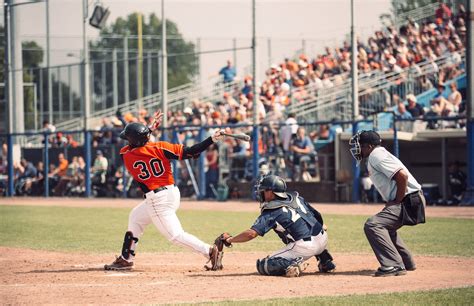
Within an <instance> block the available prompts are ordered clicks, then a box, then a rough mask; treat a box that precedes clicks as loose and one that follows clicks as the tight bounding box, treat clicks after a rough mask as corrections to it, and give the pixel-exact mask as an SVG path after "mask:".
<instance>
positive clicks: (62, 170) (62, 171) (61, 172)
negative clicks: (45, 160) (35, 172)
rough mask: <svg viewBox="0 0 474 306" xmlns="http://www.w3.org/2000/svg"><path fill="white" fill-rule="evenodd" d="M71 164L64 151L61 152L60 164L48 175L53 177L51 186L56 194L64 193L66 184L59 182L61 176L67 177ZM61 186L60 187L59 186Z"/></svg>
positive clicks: (59, 156)
mask: <svg viewBox="0 0 474 306" xmlns="http://www.w3.org/2000/svg"><path fill="white" fill-rule="evenodd" d="M68 166H69V162H68V160H67V159H66V158H65V157H64V154H63V153H59V155H58V166H57V167H56V169H54V171H52V172H51V173H50V174H49V175H48V176H49V177H50V178H51V180H52V182H51V187H53V186H54V188H53V194H54V195H62V193H63V190H61V189H63V188H62V187H64V186H63V185H64V184H59V182H60V181H61V178H63V177H66V173H67V167H68ZM57 187H60V188H57Z"/></svg>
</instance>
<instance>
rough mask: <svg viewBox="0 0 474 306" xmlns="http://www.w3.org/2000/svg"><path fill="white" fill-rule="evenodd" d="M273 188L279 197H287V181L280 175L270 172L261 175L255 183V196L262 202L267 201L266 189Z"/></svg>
mask: <svg viewBox="0 0 474 306" xmlns="http://www.w3.org/2000/svg"><path fill="white" fill-rule="evenodd" d="M265 190H271V191H272V192H273V193H274V194H275V195H276V196H277V197H280V198H283V199H286V198H287V195H286V182H285V180H284V179H282V178H281V177H279V176H276V175H273V174H270V175H264V176H261V177H260V178H259V179H258V180H257V184H256V185H255V198H256V199H257V201H259V202H260V203H262V202H264V201H265V196H264V193H263V192H264V191H265Z"/></svg>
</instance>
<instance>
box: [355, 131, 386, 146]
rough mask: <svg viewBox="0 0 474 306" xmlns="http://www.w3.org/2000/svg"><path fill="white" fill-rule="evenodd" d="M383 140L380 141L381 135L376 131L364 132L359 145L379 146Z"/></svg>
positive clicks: (361, 134)
mask: <svg viewBox="0 0 474 306" xmlns="http://www.w3.org/2000/svg"><path fill="white" fill-rule="evenodd" d="M381 142H382V140H381V139H380V135H379V134H378V133H377V132H375V131H362V132H361V133H360V135H359V143H360V144H370V145H375V146H378V145H380V143H381Z"/></svg>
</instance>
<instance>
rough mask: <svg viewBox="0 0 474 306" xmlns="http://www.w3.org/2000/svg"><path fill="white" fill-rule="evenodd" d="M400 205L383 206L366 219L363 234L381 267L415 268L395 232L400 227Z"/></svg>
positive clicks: (403, 244)
mask: <svg viewBox="0 0 474 306" xmlns="http://www.w3.org/2000/svg"><path fill="white" fill-rule="evenodd" d="M400 215H401V205H391V206H385V208H384V209H382V211H381V212H379V213H378V214H376V215H374V216H372V217H370V218H369V219H367V221H366V222H365V225H364V232H365V235H366V236H367V239H368V240H369V243H370V246H371V247H372V250H373V251H374V253H375V256H376V257H377V260H378V261H379V263H380V265H381V266H382V267H402V268H406V269H411V268H414V267H415V262H414V261H413V257H412V255H411V253H410V251H409V250H408V248H407V247H406V245H405V243H404V242H403V240H402V238H401V237H400V235H398V234H397V230H398V229H399V228H400V227H402V223H401V218H400Z"/></svg>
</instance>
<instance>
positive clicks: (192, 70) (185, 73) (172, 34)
mask: <svg viewBox="0 0 474 306" xmlns="http://www.w3.org/2000/svg"><path fill="white" fill-rule="evenodd" d="M137 20H138V14H137V13H133V14H130V15H128V16H127V17H126V18H122V17H119V18H117V19H116V20H115V22H113V23H112V24H111V25H110V26H108V27H106V28H104V29H102V30H101V32H100V38H99V40H98V41H97V42H94V43H91V44H90V46H91V47H90V49H91V53H90V58H91V60H92V61H95V62H96V64H93V67H92V69H91V70H93V72H92V73H93V75H94V94H95V96H96V97H97V96H100V97H102V99H104V97H105V99H106V101H105V104H106V106H111V104H112V97H113V82H112V63H110V62H108V63H105V64H104V63H100V61H103V60H104V59H105V60H109V61H110V60H111V59H112V50H113V49H116V50H117V58H118V63H117V68H118V69H117V70H118V84H119V86H118V87H119V91H118V96H119V99H118V100H119V103H123V102H125V100H126V99H125V96H124V94H125V93H124V88H123V87H124V86H123V84H124V83H123V82H124V78H123V73H124V71H123V58H124V53H123V48H124V41H123V37H124V36H125V35H137V34H138V22H137ZM142 20H143V21H142V22H143V23H142V34H143V37H144V38H143V40H142V46H143V57H144V59H143V71H142V72H143V96H146V94H147V92H152V93H155V92H158V91H159V82H160V80H159V73H160V72H159V58H158V52H159V51H160V50H161V40H160V39H159V38H156V37H158V36H160V35H161V26H162V22H161V20H160V19H159V18H158V17H157V16H156V15H155V14H153V13H152V14H150V15H149V16H148V17H147V18H145V17H143V18H142ZM166 33H167V36H168V37H169V39H167V45H166V48H167V52H168V55H169V57H168V88H173V87H176V86H179V85H182V84H186V83H189V82H190V81H191V80H192V79H193V77H194V76H195V74H196V71H197V67H198V66H197V61H196V55H193V54H192V53H193V52H194V51H195V46H194V44H193V43H191V42H186V41H185V40H184V39H183V37H182V35H181V34H180V32H179V30H178V26H177V25H176V23H174V22H172V21H170V20H166ZM147 35H153V36H155V37H153V38H151V37H147ZM127 41H128V50H129V52H128V58H129V65H128V69H129V73H128V75H129V97H130V100H133V99H135V98H137V97H138V90H137V87H138V85H137V71H138V69H137V67H138V65H137V58H138V52H137V50H138V39H136V38H135V37H134V38H129V39H128V40H127ZM94 50H95V51H94ZM98 50H103V51H102V52H100V51H98ZM148 52H151V55H152V57H153V58H152V59H151V61H150V65H151V67H152V68H151V75H152V86H151V88H149V87H148V84H147V79H146V75H147V67H148V65H147V64H148V62H147V61H148V59H147V58H146V55H147V54H148ZM174 54H181V55H178V56H174ZM104 68H105V71H106V72H105V77H106V80H105V82H104V80H103V75H104V74H103V73H102V70H103V69H104ZM104 84H105V88H106V89H105V90H106V92H103V91H104ZM96 102H97V101H96Z"/></svg>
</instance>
